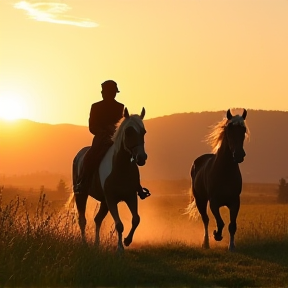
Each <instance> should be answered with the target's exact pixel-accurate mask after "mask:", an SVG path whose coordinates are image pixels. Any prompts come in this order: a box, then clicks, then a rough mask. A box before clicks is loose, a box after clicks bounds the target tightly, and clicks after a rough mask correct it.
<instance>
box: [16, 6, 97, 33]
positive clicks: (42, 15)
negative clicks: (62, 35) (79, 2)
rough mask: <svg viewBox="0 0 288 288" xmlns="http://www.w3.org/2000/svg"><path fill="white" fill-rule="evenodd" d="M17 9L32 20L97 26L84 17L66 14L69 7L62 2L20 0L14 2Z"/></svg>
mask: <svg viewBox="0 0 288 288" xmlns="http://www.w3.org/2000/svg"><path fill="white" fill-rule="evenodd" d="M14 7H15V8H17V9H23V10H25V11H26V12H27V14H28V15H29V16H30V17H31V18H32V19H34V20H37V21H44V22H50V23H57V24H66V25H74V26H79V27H88V28H90V27H97V26H99V25H98V24H97V23H95V22H94V21H91V20H90V19H85V18H79V17H74V16H70V15H67V14H66V13H67V11H69V10H71V8H70V7H69V6H68V5H67V4H64V3H57V2H48V1H47V2H35V1H33V3H32V2H29V1H20V2H18V3H16V4H14Z"/></svg>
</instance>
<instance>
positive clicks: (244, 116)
mask: <svg viewBox="0 0 288 288" xmlns="http://www.w3.org/2000/svg"><path fill="white" fill-rule="evenodd" d="M246 116H247V110H246V109H243V114H242V118H243V119H244V120H245V118H246Z"/></svg>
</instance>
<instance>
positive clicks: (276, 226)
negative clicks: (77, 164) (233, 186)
mask: <svg viewBox="0 0 288 288" xmlns="http://www.w3.org/2000/svg"><path fill="white" fill-rule="evenodd" d="M168 187H170V188H171V185H168ZM149 188H150V186H149ZM182 188H183V187H181V188H179V189H178V190H177V188H175V189H176V190H174V191H176V192H177V193H176V192H175V193H173V191H170V190H169V189H168V188H167V189H164V191H161V192H163V193H159V194H157V195H156V193H154V194H153V191H152V190H153V189H154V188H153V189H152V190H151V189H150V190H151V192H152V196H151V197H150V198H147V199H145V200H143V201H141V200H139V214H140V216H141V223H140V225H139V227H138V229H137V230H136V233H135V238H134V241H133V242H132V244H131V246H130V247H128V248H126V250H125V252H124V253H123V254H122V255H119V254H117V253H116V251H115V248H116V235H115V232H114V230H113V221H112V219H111V217H110V216H108V217H107V219H106V220H105V222H104V224H103V226H104V227H103V230H102V233H101V236H102V237H101V240H102V245H101V247H100V248H97V247H95V246H94V245H93V236H94V223H93V217H94V214H95V207H97V202H96V201H94V200H89V201H90V202H89V203H88V210H87V219H88V229H87V236H88V240H89V241H88V243H87V244H83V243H82V242H81V239H80V237H79V229H78V224H77V221H76V214H75V213H74V210H71V209H70V210H66V209H64V201H62V200H61V201H56V200H55V201H54V200H53V201H49V198H48V199H46V195H45V194H40V197H39V196H38V198H37V201H36V200H35V198H34V199H33V200H29V201H28V200H27V199H25V198H23V197H22V196H21V197H15V198H13V199H10V197H6V198H5V197H4V196H3V199H2V201H1V202H0V207H1V209H0V287H16V286H17V287H19V286H21V287H24V286H26V287H28V286H29V287H32V286H34V287H36V286H37V287H48V286H49V287H64V286H65V287H96V286H98V287H99V286H102V287H103V286H104V287H108V286H109V287H112V286H117V287H288V256H287V255H288V206H287V205H280V204H277V203H276V195H275V193H274V192H275V191H274V190H273V189H274V188H273V187H270V188H271V189H272V190H273V191H272V190H271V189H268V191H266V192H265V193H264V192H263V190H261V189H260V190H261V191H258V190H257V189H255V187H254V189H255V190H253V189H252V188H253V187H252V188H251V187H250V188H251V189H250V188H249V189H250V190H249V189H248V188H247V191H246V192H245V193H243V201H242V205H241V209H240V213H239V216H238V231H237V233H236V237H235V240H236V246H237V249H236V251H235V252H233V253H231V252H229V251H227V245H228V238H229V237H228V231H227V226H228V210H227V209H225V208H222V209H221V213H222V215H223V218H224V221H225V223H226V226H225V228H224V231H223V236H224V239H223V240H222V241H221V242H215V241H214V239H213V237H211V238H210V241H211V242H210V244H211V249H210V250H203V249H202V248H201V242H202V237H203V225H202V222H201V221H199V220H197V221H192V220H189V218H188V216H187V215H183V214H182V212H183V209H184V208H185V207H186V206H187V204H188V201H189V195H188V194H187V192H185V191H184V190H185V189H182ZM184 188H185V187H184ZM168 190H169V191H168ZM172 190H173V189H172ZM154 191H155V190H154ZM253 191H254V192H253ZM270 192H271V193H270ZM249 193H250V194H251V195H250V194H249ZM3 195H4V194H3ZM273 197H274V198H273ZM249 199H250V200H249ZM263 199H264V200H265V201H264V200H263ZM122 204H123V203H120V205H119V208H120V217H121V219H122V221H123V224H124V227H125V230H124V236H125V235H126V234H127V231H128V229H130V222H131V217H130V215H129V213H128V211H127V208H126V207H125V206H124V205H122ZM210 216H211V215H210ZM210 219H211V221H210V227H209V229H210V235H212V231H213V230H214V228H215V227H214V226H215V223H214V219H213V218H212V217H211V218H210Z"/></svg>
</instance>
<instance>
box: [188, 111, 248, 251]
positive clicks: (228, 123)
mask: <svg viewBox="0 0 288 288" xmlns="http://www.w3.org/2000/svg"><path fill="white" fill-rule="evenodd" d="M246 116H247V111H246V110H245V109H244V111H243V114H242V115H241V116H240V115H235V116H232V114H231V112H230V109H229V110H228V111H227V118H225V119H223V121H221V122H219V123H218V124H217V125H216V126H215V127H214V129H213V131H212V133H211V134H210V135H208V138H207V140H208V142H209V143H210V144H211V146H212V148H213V153H211V154H203V155H201V156H200V157H198V158H197V159H196V160H195V161H194V163H193V165H192V168H191V180H192V185H191V186H192V194H193V196H194V199H193V201H192V202H191V203H190V204H189V206H188V207H187V209H186V212H187V213H190V215H195V212H197V210H198V212H199V213H200V215H201V217H202V221H203V224H204V241H203V244H202V247H203V248H209V236H208V224H209V218H208V214H207V204H208V201H209V204H210V210H211V212H212V214H213V215H214V217H215V219H216V224H217V230H214V239H215V240H216V241H221V240H222V230H223V228H224V222H223V220H222V218H221V215H220V207H222V206H226V207H228V209H229V211H230V224H229V226H228V230H229V233H230V241H229V246H228V249H229V250H233V249H234V248H235V244H234V235H235V233H236V230H237V224H236V219H237V215H238V212H239V209H240V193H241V190H242V176H241V172H240V169H239V165H238V164H239V163H241V162H243V161H244V157H245V155H246V154H245V151H244V149H243V144H244V139H245V136H246V135H248V129H247V127H246V124H245V118H246ZM195 209H196V210H195Z"/></svg>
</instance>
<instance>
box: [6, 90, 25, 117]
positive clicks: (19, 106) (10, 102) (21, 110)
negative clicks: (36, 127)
mask: <svg viewBox="0 0 288 288" xmlns="http://www.w3.org/2000/svg"><path fill="white" fill-rule="evenodd" d="M25 113H26V107H25V103H24V101H23V99H22V98H21V97H20V96H17V95H14V94H11V93H10V94H7V95H0V118H2V119H4V120H8V121H13V120H17V119H21V118H24V117H25Z"/></svg>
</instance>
